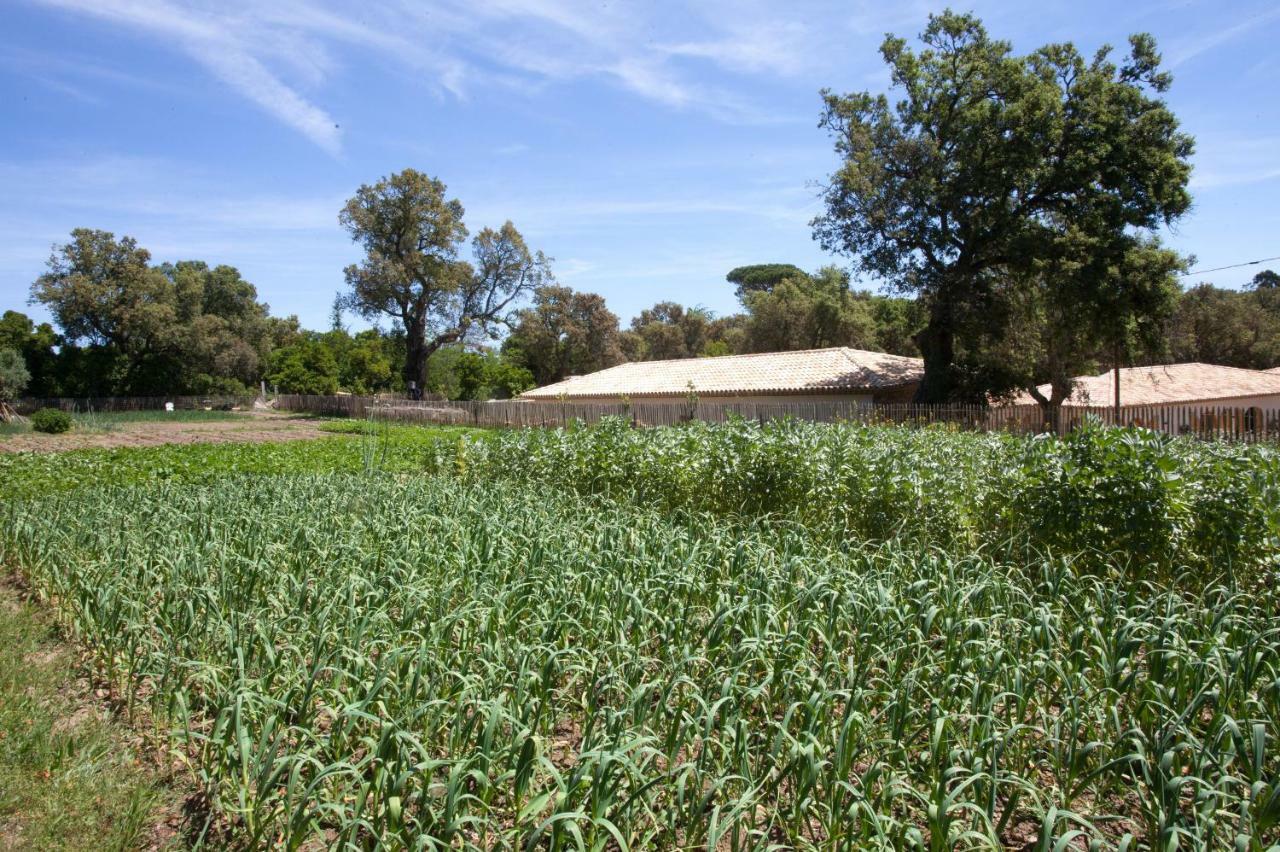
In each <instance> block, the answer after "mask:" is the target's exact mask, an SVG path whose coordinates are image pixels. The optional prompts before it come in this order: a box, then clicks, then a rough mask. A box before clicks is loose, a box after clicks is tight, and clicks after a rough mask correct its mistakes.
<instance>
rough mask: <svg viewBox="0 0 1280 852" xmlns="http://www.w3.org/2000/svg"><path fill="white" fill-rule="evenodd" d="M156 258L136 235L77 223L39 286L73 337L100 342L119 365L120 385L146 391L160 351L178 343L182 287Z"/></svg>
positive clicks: (105, 356)
mask: <svg viewBox="0 0 1280 852" xmlns="http://www.w3.org/2000/svg"><path fill="white" fill-rule="evenodd" d="M150 260H151V254H150V252H148V251H147V250H146V249H144V248H141V247H139V246H138V244H137V241H136V240H134V239H133V238H132V237H121V238H120V239H119V240H117V239H116V238H115V235H114V234H112V233H111V232H109V231H99V230H92V229H88V228H77V229H75V230H74V231H72V232H71V241H70V242H68V243H65V244H63V245H61V246H58V247H57V248H55V250H54V252H53V254H52V255H51V256H50V258H49V261H48V271H47V272H45V274H43V275H41V276H40V277H39V278H38V279H36V281H35V283H34V284H32V286H31V300H32V301H33V302H35V303H38V304H41V305H43V306H44V307H46V308H47V309H48V310H49V312H50V313H51V314H52V315H53V318H54V321H55V322H56V323H57V324H58V326H59V327H60V328H61V329H62V334H63V337H64V338H65V340H66V342H68V343H71V344H88V345H90V346H94V347H98V348H99V349H100V353H99V354H100V357H99V360H106V361H108V362H110V363H112V364H113V366H112V367H110V368H109V375H110V378H109V379H108V381H109V382H110V383H111V384H112V385H113V387H112V388H111V390H113V391H117V392H125V393H137V392H146V390H148V389H149V388H148V385H149V383H150V380H151V378H152V377H151V375H150V372H151V368H152V367H153V366H154V364H155V359H156V357H157V356H158V355H160V353H162V352H163V351H164V350H165V349H166V348H168V347H169V346H171V345H172V343H173V332H174V329H175V327H176V326H177V324H178V314H177V297H176V293H175V291H174V289H173V287H172V286H171V285H170V283H169V282H168V281H167V280H166V279H165V277H164V275H162V274H161V273H160V272H159V271H158V270H156V269H154V268H152V267H151V266H150Z"/></svg>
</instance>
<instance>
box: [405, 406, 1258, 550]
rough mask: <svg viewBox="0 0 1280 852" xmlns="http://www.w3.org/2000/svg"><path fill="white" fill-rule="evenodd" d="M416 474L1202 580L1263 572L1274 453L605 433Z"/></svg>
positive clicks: (845, 431)
mask: <svg viewBox="0 0 1280 852" xmlns="http://www.w3.org/2000/svg"><path fill="white" fill-rule="evenodd" d="M428 466H429V467H430V468H431V469H433V470H435V471H439V472H444V473H450V474H453V475H458V473H459V472H460V471H461V472H462V475H464V476H468V477H489V478H503V479H506V480H509V481H515V482H520V483H527V484H537V485H541V486H544V487H546V486H550V487H555V488H563V489H567V490H572V491H576V492H579V493H586V494H597V495H602V496H606V497H613V498H622V499H626V500H631V501H635V502H639V503H643V504H647V505H652V506H657V507H660V508H664V509H668V510H683V509H692V510H704V511H712V512H715V513H717V514H721V515H738V514H745V515H761V514H771V515H779V516H785V517H788V518H791V519H794V520H796V521H798V522H800V523H803V524H804V525H806V526H808V527H810V528H813V529H817V530H819V531H823V532H826V533H829V534H831V535H834V536H839V537H844V538H848V539H852V540H875V541H882V540H887V539H891V538H902V539H907V540H913V541H917V542H919V543H922V544H926V545H930V546H942V547H949V548H950V547H974V546H987V547H1008V546H1016V547H1026V546H1032V547H1035V548H1036V549H1051V550H1054V551H1057V552H1063V553H1081V554H1084V555H1085V556H1084V561H1085V562H1090V561H1094V562H1097V561H1102V560H1105V561H1107V562H1118V563H1127V564H1134V565H1142V566H1147V567H1152V566H1155V567H1159V568H1161V569H1176V568H1183V567H1194V568H1196V569H1200V570H1207V571H1212V572H1215V573H1218V572H1224V571H1226V570H1228V569H1229V568H1231V567H1232V566H1255V567H1256V566H1259V565H1263V564H1275V561H1276V558H1277V554H1278V552H1280V546H1278V544H1277V530H1280V455H1278V454H1277V452H1276V451H1275V450H1273V449H1272V448H1269V447H1263V446H1246V445H1236V444H1225V443H1224V444H1215V443H1200V442H1194V441H1189V440H1186V439H1173V438H1169V437H1167V436H1164V435H1162V434H1159V433H1155V432H1151V431H1148V430H1143V429H1109V428H1104V427H1101V426H1098V425H1090V426H1088V427H1086V428H1083V429H1079V430H1077V431H1075V432H1073V433H1072V434H1071V435H1069V436H1068V437H1066V438H1062V439H1058V438H1052V437H1036V438H1023V437H1014V436H1009V435H1004V434H994V433H989V434H977V433H969V432H958V431H953V430H948V429H942V428H930V429H918V430H912V429H899V428H891V427H865V426H855V425H824V424H814V423H804V422H796V421H780V422H775V423H770V424H768V425H765V426H760V425H758V424H756V423H754V422H750V421H743V420H738V421H735V422H731V423H728V424H718V425H712V424H705V423H691V424H688V425H687V426H682V427H679V428H669V429H648V430H637V429H632V428H630V427H629V424H627V423H626V422H625V421H623V420H620V419H614V420H606V421H604V422H602V423H601V424H599V425H597V426H593V427H589V428H587V427H583V428H577V429H570V430H535V429H530V430H518V431H511V432H504V433H500V434H496V435H493V436H490V437H486V438H485V439H483V440H475V439H469V440H466V441H454V442H448V443H446V442H441V443H439V444H437V445H436V447H435V448H434V450H433V451H432V452H431V453H430V454H429V459H428Z"/></svg>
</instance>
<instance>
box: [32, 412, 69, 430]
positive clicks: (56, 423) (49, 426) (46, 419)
mask: <svg viewBox="0 0 1280 852" xmlns="http://www.w3.org/2000/svg"><path fill="white" fill-rule="evenodd" d="M31 428H32V429H34V430H35V431H37V432H46V433H48V434H50V435H60V434H62V433H63V432H66V431H67V430H69V429H70V428H71V415H70V414H68V413H67V412H65V411H59V410H58V409H56V408H42V409H40V410H39V411H37V412H36V413H35V414H32V415H31Z"/></svg>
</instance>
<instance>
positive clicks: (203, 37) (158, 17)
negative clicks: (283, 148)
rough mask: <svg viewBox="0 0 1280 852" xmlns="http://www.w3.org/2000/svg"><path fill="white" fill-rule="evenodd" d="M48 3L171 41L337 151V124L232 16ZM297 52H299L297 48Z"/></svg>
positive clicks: (72, 0) (161, 5) (104, 3)
mask: <svg viewBox="0 0 1280 852" xmlns="http://www.w3.org/2000/svg"><path fill="white" fill-rule="evenodd" d="M40 2H42V3H44V4H45V5H48V6H53V7H56V8H59V9H63V10H65V11H68V12H73V13H77V14H80V15H83V16H88V17H94V18H98V19H101V20H104V21H107V22H110V23H114V24H117V25H121V26H125V27H129V28H132V29H136V30H140V31H143V32H147V33H150V34H151V35H153V36H157V37H160V38H162V39H165V40H170V41H172V42H173V43H174V44H176V45H178V46H180V47H181V48H182V50H183V51H184V52H185V53H186V54H187V55H188V56H190V57H191V58H192V59H194V60H195V61H196V62H198V63H199V64H200V65H202V66H204V68H205V69H206V70H208V71H209V72H210V73H212V74H213V75H214V76H215V77H217V78H218V79H219V80H221V81H222V82H224V83H226V84H227V85H229V86H230V87H232V88H233V89H235V90H236V91H238V92H239V93H240V94H241V95H243V96H244V97H246V98H247V99H248V100H249V101H251V102H252V103H254V104H256V105H257V106H258V107H259V108H261V109H263V110H264V111H266V112H267V113H269V114H271V115H273V116H274V117H275V118H276V119H278V120H279V121H281V122H283V123H284V124H285V125H287V126H289V127H292V128H293V129H294V130H297V131H298V132H300V133H302V134H303V135H304V136H306V137H307V138H308V139H310V140H311V141H312V142H314V143H315V144H316V145H318V146H319V147H320V148H321V149H323V150H325V151H327V152H328V153H330V154H333V155H337V154H338V153H339V152H340V150H341V147H342V143H341V137H340V134H339V131H338V126H337V123H336V122H335V121H334V120H333V119H332V117H331V116H329V114H328V113H326V112H325V111H324V110H323V109H321V108H320V107H318V106H316V105H315V104H313V103H311V102H310V101H308V100H307V99H306V98H305V97H303V96H302V95H301V94H300V93H299V92H297V91H296V90H295V89H293V88H291V87H290V86H288V85H287V84H286V83H285V82H284V81H283V80H281V79H280V78H279V77H278V76H277V75H276V74H274V73H273V72H272V71H271V70H270V69H269V68H268V67H267V66H266V65H265V64H264V62H263V61H262V60H260V59H259V58H258V57H257V56H256V55H255V54H254V51H253V49H252V46H251V39H250V38H248V37H247V34H246V32H244V31H243V30H239V29H237V28H236V27H235V26H234V25H233V21H232V20H230V19H228V18H226V17H219V16H217V15H214V14H203V13H201V12H199V11H198V10H196V9H191V8H184V7H180V6H177V5H175V4H172V3H169V2H166V0H40ZM293 53H294V54H295V55H297V51H293Z"/></svg>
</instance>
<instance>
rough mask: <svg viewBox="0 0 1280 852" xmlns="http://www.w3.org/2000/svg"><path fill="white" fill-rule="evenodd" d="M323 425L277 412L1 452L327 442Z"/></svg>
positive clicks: (24, 437) (146, 425) (18, 445)
mask: <svg viewBox="0 0 1280 852" xmlns="http://www.w3.org/2000/svg"><path fill="white" fill-rule="evenodd" d="M330 434H331V433H329V432H323V431H321V430H320V428H319V422H318V421H316V420H310V419H306V418H300V417H298V416H297V415H291V414H285V413H281V412H275V411H253V412H248V411H246V412H244V413H243V414H240V415H239V416H237V417H236V418H235V419H233V420H210V421H204V422H199V421H196V422H186V423H184V422H181V421H174V422H172V423H166V422H165V421H163V420H157V421H147V422H140V423H123V424H120V425H118V426H116V427H115V428H114V429H112V430H111V431H109V432H88V431H78V430H75V429H73V430H71V431H70V432H64V433H63V434H61V435H44V434H40V433H37V432H30V433H24V434H18V435H8V436H0V453H5V452H9V453H17V452H38V453H59V452H66V451H67V450H83V449H91V448H98V449H112V448H115V447H155V446H158V445H160V444H260V443H264V442H268V441H298V440H308V439H311V438H323V437H327V436H329V435H330Z"/></svg>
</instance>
